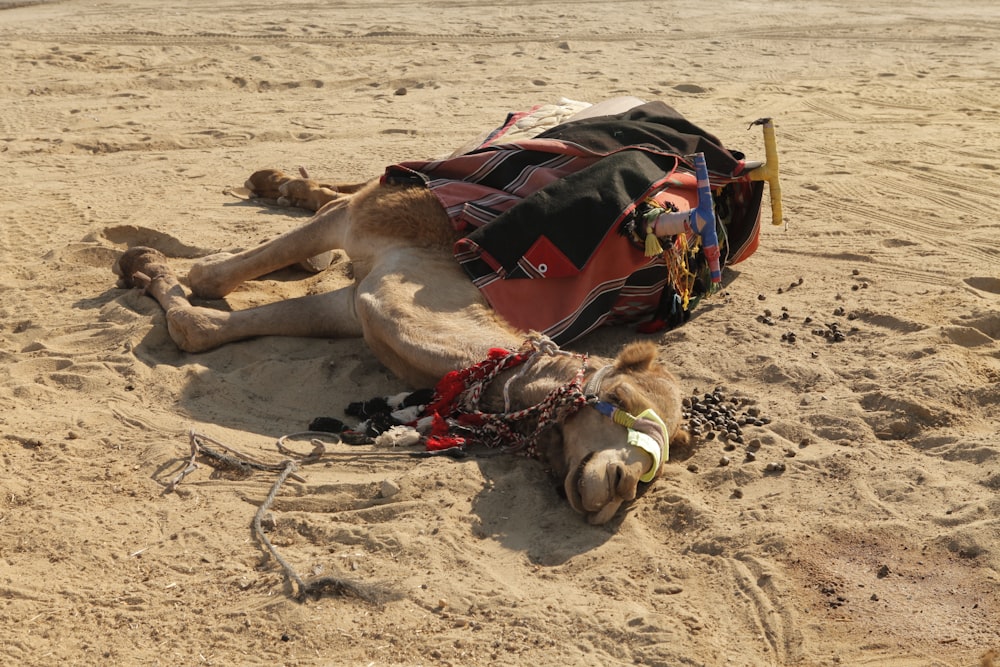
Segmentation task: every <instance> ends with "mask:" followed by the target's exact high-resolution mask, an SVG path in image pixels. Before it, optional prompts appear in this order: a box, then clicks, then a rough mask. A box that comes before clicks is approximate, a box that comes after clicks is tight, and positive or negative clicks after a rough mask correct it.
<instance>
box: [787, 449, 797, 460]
mask: <svg viewBox="0 0 1000 667" xmlns="http://www.w3.org/2000/svg"><path fill="white" fill-rule="evenodd" d="M785 456H787V457H788V458H790V459H794V458H795V450H794V449H786V450H785Z"/></svg>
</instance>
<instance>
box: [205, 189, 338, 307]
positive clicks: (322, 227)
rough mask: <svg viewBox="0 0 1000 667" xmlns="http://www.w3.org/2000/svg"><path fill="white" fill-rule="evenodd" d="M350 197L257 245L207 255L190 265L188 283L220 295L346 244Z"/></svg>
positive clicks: (207, 293)
mask: <svg viewBox="0 0 1000 667" xmlns="http://www.w3.org/2000/svg"><path fill="white" fill-rule="evenodd" d="M349 203H350V198H349V197H345V198H343V199H342V200H338V201H336V202H333V203H331V204H330V205H328V206H327V207H326V208H324V209H323V210H322V211H320V212H319V213H318V214H316V215H315V216H313V217H312V218H311V219H310V220H309V221H308V222H306V223H305V224H304V225H302V226H300V227H296V228H295V229H292V230H289V231H287V232H285V233H284V234H281V235H280V236H277V237H275V238H274V239H271V240H270V241H267V242H265V243H262V244H261V245H259V246H257V247H256V248H251V249H250V250H244V251H243V252H240V253H236V254H235V255H232V254H219V255H212V256H210V257H205V258H204V259H202V260H200V261H199V262H197V263H196V264H194V265H193V266H192V267H191V270H190V271H189V272H188V284H189V285H190V286H191V290H192V291H193V292H194V293H195V294H196V295H197V296H200V297H202V298H205V299H220V298H222V297H224V296H225V295H227V294H229V293H230V292H232V291H233V290H234V289H236V287H238V286H239V285H240V284H241V283H243V282H246V281H247V280H252V279H254V278H259V277H260V276H263V275H266V274H268V273H271V272H273V271H277V270H279V269H283V268H285V267H286V266H292V265H293V264H298V263H301V262H305V261H306V260H308V259H309V258H311V257H315V256H317V255H321V254H322V253H325V252H327V251H329V250H333V249H336V248H343V247H344V242H345V240H346V239H345V234H346V233H347V228H348V227H349V225H350V207H349Z"/></svg>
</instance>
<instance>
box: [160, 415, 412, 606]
mask: <svg viewBox="0 0 1000 667" xmlns="http://www.w3.org/2000/svg"><path fill="white" fill-rule="evenodd" d="M303 435H320V434H319V433H315V432H313V431H305V432H302V433H294V434H291V435H284V436H282V437H281V438H279V439H278V441H277V443H276V444H277V448H278V451H280V452H281V453H283V454H286V455H289V456H290V457H296V458H288V459H286V460H284V461H282V462H281V463H266V462H263V461H260V460H258V459H255V458H253V457H251V456H248V455H246V454H244V453H242V452H239V451H237V450H235V449H233V448H232V447H229V446H228V445H226V444H224V443H222V442H220V441H218V440H216V439H214V438H211V437H209V436H207V435H205V434H203V433H198V432H197V431H195V430H193V429H192V430H191V431H189V433H188V436H189V439H190V443H191V457H190V458H189V459H188V464H187V466H186V467H185V468H184V470H182V471H181V472H180V473H179V474H178V475H177V476H176V477H174V478H173V479H172V480H171V481H170V482H169V483H168V484H167V488H166V490H165V492H166V493H170V492H171V491H173V490H174V489H175V488H176V487H177V485H178V484H180V482H181V481H182V480H183V479H184V478H185V477H187V475H188V474H190V473H191V472H193V471H194V470H196V469H197V468H198V462H197V460H196V459H197V457H198V456H199V455H202V456H205V457H206V458H208V459H209V460H210V461H211V462H213V463H214V464H217V465H219V466H220V467H224V468H229V469H235V470H240V471H244V472H249V471H250V470H260V471H266V472H278V478H277V479H276V480H275V481H274V484H273V485H271V490H270V492H269V493H268V494H267V497H266V498H264V502H263V503H261V505H260V507H259V508H258V509H257V512H256V513H255V514H254V517H253V521H252V522H251V529H252V533H253V536H254V537H255V538H256V539H257V540H258V542H259V543H260V544H262V545H263V546H264V547H265V548H266V549H267V551H268V553H270V554H271V556H272V557H273V558H274V560H275V561H277V563H278V564H279V565H280V566H281V568H282V569H283V570H284V572H285V576H286V577H287V578H288V580H289V581H290V582H292V584H293V586H292V594H293V597H294V598H295V599H296V600H300V601H303V600H305V599H306V596H308V595H311V596H313V597H314V598H319V597H320V596H321V595H323V594H324V593H328V594H331V595H338V596H345V595H352V596H354V597H357V598H360V599H362V600H365V601H367V602H372V603H376V604H381V603H383V602H385V601H386V600H387V599H389V598H393V597H397V596H394V595H390V594H387V592H386V591H384V590H381V589H379V588H377V587H374V586H371V585H369V584H362V583H359V582H356V581H350V580H347V579H341V578H340V577H319V578H316V579H312V580H310V581H308V582H306V581H304V580H303V579H302V577H300V576H299V575H298V573H297V572H296V571H295V568H293V567H292V566H291V565H290V564H289V563H288V561H286V560H285V559H284V558H283V557H282V556H281V554H280V553H278V550H277V549H276V548H275V546H274V544H273V543H272V542H271V540H270V539H268V537H267V535H266V534H265V533H264V528H263V526H262V525H261V523H262V521H263V519H264V516H265V515H266V514H267V512H268V510H269V509H270V508H271V505H272V504H274V500H275V498H277V496H278V492H279V491H280V490H281V485H282V484H284V483H285V482H286V481H287V480H288V478H289V477H291V478H292V479H295V480H296V481H300V482H305V480H304V479H303V478H302V477H299V476H298V475H296V474H295V471H296V470H297V469H298V468H299V466H300V465H308V464H310V463H317V462H319V461H320V460H321V459H322V458H323V455H324V454H326V444H325V443H324V442H323V441H322V440H319V439H317V438H313V439H312V440H311V441H310V442H311V444H312V445H313V450H312V451H311V452H310V453H309V454H306V455H305V456H301V455H299V454H296V453H295V452H293V451H292V450H290V449H289V448H288V447H287V446H286V445H285V442H286V440H288V439H289V438H294V437H297V436H303ZM322 435H323V436H325V437H330V436H331V435H332V434H330V433H323V434H322ZM333 437H336V436H333ZM206 443H211V444H212V445H215V446H216V447H218V448H220V449H221V450H223V451H216V450H214V449H212V448H210V447H208V446H207V445H206Z"/></svg>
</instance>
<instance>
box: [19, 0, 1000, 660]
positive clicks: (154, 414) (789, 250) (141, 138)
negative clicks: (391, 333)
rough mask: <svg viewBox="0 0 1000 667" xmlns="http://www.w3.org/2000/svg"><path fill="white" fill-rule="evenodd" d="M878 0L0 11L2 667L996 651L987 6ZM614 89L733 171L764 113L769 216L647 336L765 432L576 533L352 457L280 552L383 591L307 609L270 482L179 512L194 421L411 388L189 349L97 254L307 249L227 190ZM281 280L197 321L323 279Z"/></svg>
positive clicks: (555, 501)
mask: <svg viewBox="0 0 1000 667" xmlns="http://www.w3.org/2000/svg"><path fill="white" fill-rule="evenodd" d="M899 4H900V3H896V2H889V1H888V0H868V1H866V2H854V1H844V2H825V1H822V0H816V1H815V2H813V1H810V2H803V1H801V0H775V1H773V2H767V3H764V2H758V3H753V2H745V1H740V0H720V1H719V2H712V3H658V2H632V1H630V0H622V1H616V2H611V1H592V2H585V1H579V2H564V3H554V2H548V1H547V0H531V1H530V2H529V1H525V0H514V1H513V2H506V3H493V4H485V3H478V2H467V1H462V0H434V1H431V2H408V1H407V0H402V1H396V2H383V1H380V0H373V1H372V2H362V1H361V0H356V1H347V2H331V3H321V2H305V1H303V2H299V1H296V0H290V1H286V2H282V3H275V4H266V3H247V2H234V1H232V0H213V1H211V2H209V1H207V0H180V1H179V2H172V3H162V2H159V0H130V1H127V2H126V1H122V0H105V1H100V2H82V1H66V2H51V3H31V2H20V3H18V2H13V3H10V2H4V3H0V7H3V9H2V11H0V63H2V65H3V67H2V68H0V95H2V104H0V157H2V160H3V166H4V167H5V170H4V173H5V174H6V176H5V177H4V178H3V179H2V180H0V456H2V471H0V490H2V494H0V663H3V664H5V665H56V664H60V665H84V664H86V665H90V664H101V665H110V664H114V665H119V664H120V665H139V664H142V665H166V664H171V665H200V664H211V665H257V664H260V665H265V664H266V665H418V664H424V665H437V664H450V665H624V664H645V665H671V666H673V665H711V666H714V665H734V666H738V665H746V666H759V665H870V666H876V665H878V666H890V667H910V666H916V665H949V666H959V665H962V666H966V665H968V666H972V665H977V666H978V665H980V664H982V665H992V661H993V658H992V657H991V655H992V654H991V653H990V651H993V650H1000V596H998V590H1000V572H998V571H1000V520H998V518H997V516H998V514H1000V495H998V491H1000V437H998V435H997V432H998V430H1000V409H998V404H1000V224H998V222H997V217H996V215H997V210H998V206H997V201H998V199H1000V177H998V173H997V169H998V166H1000V163H998V161H997V155H998V153H1000V81H998V78H1000V76H998V74H1000V49H997V46H996V44H997V40H998V39H1000V5H997V4H996V3H995V2H993V0H956V1H954V2H948V3H937V2H931V1H930V0H926V1H924V2H916V3H905V4H906V5H907V8H906V9H905V10H903V9H897V6H898V5H899ZM623 94H628V95H638V96H641V97H645V98H647V99H663V100H665V101H667V102H669V103H670V104H672V105H674V106H675V107H677V108H678V109H679V110H680V111H682V112H683V113H685V114H686V115H687V116H688V117H690V118H691V119H692V120H694V121H696V122H697V123H699V124H701V125H702V126H704V127H706V128H707V129H709V130H711V131H713V132H715V133H716V134H717V135H718V136H720V137H721V138H722V139H723V141H725V142H726V143H727V144H728V145H730V146H731V147H733V148H738V149H741V150H743V151H745V152H746V153H748V154H749V155H750V156H751V157H763V148H762V144H761V140H760V136H759V132H758V130H757V129H756V128H755V129H754V130H752V131H747V126H748V124H749V122H750V121H752V120H754V119H756V118H758V117H761V116H773V117H774V118H775V119H776V123H777V127H778V141H779V147H780V150H781V156H782V164H783V169H784V171H783V175H784V192H785V212H786V218H787V221H786V224H784V225H782V226H778V227H771V226H770V225H767V226H766V228H765V229H764V231H763V234H762V244H761V248H760V250H759V251H758V252H757V254H756V255H754V256H753V257H752V258H751V259H750V260H749V261H747V262H745V263H744V264H741V265H739V267H737V268H738V271H737V272H734V274H733V275H734V276H735V279H734V280H733V282H732V284H731V285H730V286H729V288H728V290H727V291H726V293H725V294H724V295H723V296H720V297H717V298H715V299H713V300H712V301H710V302H708V303H706V304H705V305H703V307H701V308H700V309H699V311H698V313H697V317H695V318H694V319H693V320H692V321H691V322H690V323H688V324H687V325H685V326H684V327H682V328H680V329H678V330H675V331H673V332H669V333H665V334H663V335H661V336H660V337H659V342H660V344H661V345H662V349H663V358H664V359H667V360H669V361H670V362H671V363H672V364H673V365H674V367H675V369H676V371H677V374H678V376H679V377H680V378H681V379H682V382H683V384H684V387H685V391H689V392H705V391H708V390H710V389H713V388H715V387H720V388H721V390H722V391H723V392H725V393H726V394H727V395H729V396H735V397H745V398H747V399H749V400H752V401H755V403H756V406H757V408H758V409H759V410H760V412H761V413H762V414H764V415H766V416H767V417H769V418H770V420H771V421H770V423H769V424H766V425H765V426H762V427H753V428H751V429H749V432H748V435H749V436H750V437H752V438H755V439H757V440H759V444H760V450H759V451H758V452H757V455H756V461H745V460H744V459H743V451H742V448H739V449H737V450H735V451H731V452H726V451H725V450H724V448H723V444H722V443H720V442H719V441H717V440H716V441H709V442H704V443H702V444H701V445H700V446H699V448H698V449H697V450H696V451H695V453H694V454H693V455H692V456H691V457H690V458H689V459H687V460H684V461H678V462H676V463H673V464H671V465H670V467H669V468H668V470H667V473H666V474H665V476H664V477H663V478H662V479H660V480H658V481H657V482H656V483H654V484H653V485H651V487H650V488H649V489H648V491H647V492H646V493H645V494H644V495H643V496H642V497H641V498H639V499H638V500H637V501H636V502H635V503H634V505H633V506H632V507H631V508H630V511H628V512H627V513H626V514H624V515H623V516H622V517H621V518H620V519H619V520H617V521H616V522H614V523H612V524H610V525H607V526H604V527H599V528H593V527H588V526H587V525H585V524H584V523H583V522H582V521H581V519H580V518H579V517H578V516H577V515H576V514H574V513H573V511H572V510H571V509H570V508H569V507H568V506H567V505H566V504H565V503H564V502H563V501H562V500H560V499H559V497H558V496H557V494H556V493H555V491H554V490H553V485H552V484H551V483H550V481H549V480H548V478H547V476H546V474H545V471H544V470H542V468H541V466H540V465H539V464H537V463H535V462H533V461H531V460H528V459H523V458H514V457H506V456H502V457H494V458H484V459H472V460H466V461H451V460H415V459H411V458H407V457H404V456H396V455H390V456H386V455H372V454H369V455H348V454H339V455H337V456H334V457H331V458H330V459H329V460H328V462H327V463H326V464H325V465H317V466H311V467H308V468H307V469H305V470H304V471H303V477H304V479H305V481H304V482H295V481H289V482H288V483H287V484H286V485H285V486H284V487H283V488H282V491H281V493H280V495H279V497H278V499H277V501H276V503H275V505H274V507H273V510H272V511H273V519H274V521H275V525H274V527H273V528H272V529H271V532H270V535H271V538H272V539H273V540H274V543H275V545H276V546H277V547H278V548H279V549H280V551H281V553H282V555H283V556H284V557H285V558H286V559H287V560H288V562H289V563H290V564H291V565H292V566H293V567H294V569H295V570H296V571H297V572H298V573H299V574H300V575H301V576H303V577H306V578H311V577H314V576H330V575H332V576H338V577H342V578H347V579H350V580H352V581H357V582H360V583H361V584H365V585H369V586H371V587H372V589H371V590H372V591H374V592H375V593H376V595H375V596H374V597H373V598H372V599H367V600H366V599H359V598H356V597H351V596H346V597H344V596H336V595H329V596H325V597H322V598H320V599H319V600H309V601H306V602H298V601H296V600H294V599H292V597H291V595H290V586H289V583H288V582H287V580H286V578H285V576H284V574H283V572H282V570H281V568H280V567H279V566H277V565H276V564H275V562H274V561H273V560H271V559H269V558H267V557H265V555H264V553H263V552H262V550H261V549H260V548H259V546H258V545H257V544H256V542H255V541H254V540H253V539H251V533H250V522H251V519H252V517H253V515H254V513H255V512H256V509H257V507H258V506H259V505H260V504H261V502H262V500H263V499H264V497H265V496H266V494H267V493H268V491H269V489H270V487H271V484H272V483H273V481H274V475H273V474H270V473H256V474H252V475H249V476H245V477H241V478H237V477H235V476H233V475H232V474H228V475H227V474H218V473H216V472H214V471H213V469H212V468H211V467H210V466H207V465H203V466H202V467H200V468H199V469H198V470H197V471H195V472H194V473H193V474H191V475H190V476H189V477H188V478H187V479H186V480H185V481H184V483H182V484H181V485H180V486H179V487H177V489H176V491H175V492H173V493H166V492H165V487H166V485H167V483H168V482H169V481H170V479H171V478H172V477H173V476H174V475H176V474H177V473H178V472H179V471H180V470H181V469H182V468H183V467H184V460H185V457H186V456H187V454H188V436H187V433H188V429H190V428H194V429H197V430H198V431H200V432H202V433H205V434H207V435H209V436H211V437H213V438H216V439H218V440H220V441H222V442H224V443H226V444H228V445H230V446H233V447H236V448H238V449H240V450H241V451H244V452H247V453H253V454H254V455H256V456H259V457H260V458H263V459H267V460H269V461H279V460H281V458H282V457H281V455H280V454H279V453H278V452H277V450H276V448H275V441H276V439H277V438H278V437H279V436H281V435H283V434H286V433H292V432H296V431H300V430H302V429H303V428H305V426H306V425H307V424H308V423H309V421H310V420H311V419H312V418H314V417H316V416H323V415H329V416H343V413H342V410H343V408H344V407H345V406H346V405H347V403H348V402H350V401H352V400H357V399H359V398H368V397H371V396H376V395H380V394H388V393H394V392H396V391H399V390H401V389H405V387H403V386H401V385H400V383H399V382H398V381H397V380H395V379H394V378H393V377H392V376H390V375H389V374H388V373H387V372H386V371H385V370H384V369H383V368H382V367H381V366H380V365H379V364H378V363H377V362H376V361H375V360H374V359H373V358H372V357H371V356H370V355H369V354H368V352H367V351H366V350H365V348H364V347H363V345H362V344H361V343H360V342H358V341H330V340H303V339H259V340H253V341H247V342H244V343H239V344H235V345H230V346H228V347H226V348H224V349H220V350H217V351H213V352H210V353H205V354H199V355H188V354H184V353H181V352H179V351H178V350H177V349H176V348H175V347H174V345H173V344H172V342H171V341H170V339H169V337H168V336H167V334H166V331H165V326H164V318H163V314H162V311H161V310H160V309H159V307H158V306H157V305H156V304H155V303H154V302H153V301H152V300H150V299H149V298H147V297H144V296H142V295H140V294H138V293H136V292H134V291H130V290H125V289H121V288H119V287H117V286H116V282H115V276H113V275H112V272H111V267H112V264H113V262H114V260H115V258H116V256H117V255H118V254H119V253H120V252H121V251H122V250H123V249H125V248H126V247H128V246H130V245H134V244H139V243H143V244H149V245H155V246H156V247H158V248H160V249H161V250H163V251H164V252H165V253H166V254H168V255H169V256H171V257H173V258H175V259H174V262H175V264H176V265H177V267H178V269H179V270H180V271H181V272H183V271H184V270H185V268H186V267H187V266H189V265H190V263H191V261H192V260H193V259H194V258H196V257H199V256H202V255H205V254H208V253H211V252H215V251H218V250H232V249H236V248H243V247H249V246H252V245H254V244H256V243H259V242H260V241H262V240H265V239H267V238H269V237H272V236H274V235H275V234H277V233H279V232H281V231H284V230H286V229H289V228H291V227H292V226H294V225H296V224H299V223H300V222H302V220H303V219H304V216H303V215H301V214H290V213H288V212H286V211H281V210H276V209H269V208H265V207H260V206H256V205H253V204H249V203H247V202H243V201H241V200H239V199H237V198H235V197H233V196H231V195H229V194H226V189H227V188H230V187H235V186H240V185H241V184H242V183H243V181H244V179H245V178H246V177H247V175H249V173H250V172H252V171H254V170H255V169H258V168H262V167H280V168H284V169H286V170H294V169H295V168H296V167H297V166H299V165H304V166H306V167H308V168H309V169H310V170H311V171H312V172H313V173H315V174H319V175H325V176H339V177H343V178H345V179H353V178H357V179H362V178H367V177H370V176H373V175H376V174H378V173H379V172H380V171H381V169H382V168H383V167H384V166H385V165H386V164H389V163H392V162H396V161H400V160H406V159H419V158H424V157H429V156H433V155H437V154H439V153H441V152H443V151H446V150H448V149H450V148H451V147H453V146H455V145H458V144H460V143H461V142H463V141H465V140H466V139H468V138H470V137H472V136H475V135H476V134H478V133H479V132H480V131H482V130H485V129H488V128H489V127H492V126H493V125H495V124H497V123H498V122H500V121H501V120H502V119H503V117H504V115H505V114H506V113H507V112H508V111H511V110H517V109H523V108H527V107H530V106H531V105H533V104H536V103H540V102H551V101H555V100H558V99H559V98H560V97H564V96H565V97H569V98H572V99H578V100H588V101H597V100H600V99H605V98H608V97H612V96H616V95H623ZM300 278H302V276H301V275H300V274H296V273H293V272H283V273H281V274H278V275H274V276H269V277H267V278H266V279H262V280H259V281H255V282H254V283H253V284H252V285H248V286H246V287H245V288H242V289H240V290H239V291H238V292H236V293H234V294H233V295H231V296H230V297H229V298H227V299H226V300H225V302H216V303H215V304H214V305H216V306H219V307H231V308H243V307H246V306H249V305H254V304H259V303H263V302H266V301H269V300H273V299H276V298H280V297H283V296H289V295H295V294H302V293H304V292H307V291H310V290H319V289H327V288H329V287H330V286H335V285H339V284H343V282H344V281H345V280H346V277H345V264H344V263H343V262H338V263H337V264H336V265H335V266H334V268H333V269H331V270H330V271H328V272H327V273H325V274H322V275H319V276H313V277H310V278H307V279H305V280H302V279H300ZM799 279H801V281H802V282H801V284H798V283H799ZM793 283H795V284H794V286H793ZM765 311H770V314H771V321H772V322H773V323H772V324H768V323H767V322H766V321H764V317H765ZM806 318H811V320H812V321H811V322H808V323H807V321H806ZM833 325H836V326H837V328H839V329H840V330H841V331H844V332H846V335H845V339H844V340H843V341H840V342H831V340H830V339H829V338H828V337H825V336H822V335H817V334H816V333H814V332H815V331H817V330H818V331H820V332H821V333H822V331H823V330H825V329H829V328H831V327H832V326H833ZM789 332H794V333H795V334H796V337H795V342H793V343H789V342H788V335H787V334H788V333H789ZM637 335H638V334H636V333H635V332H634V331H633V330H632V329H628V328H623V329H617V330H604V331H601V332H599V333H598V334H596V335H594V336H592V337H591V338H590V339H589V340H586V341H584V342H582V343H581V344H580V345H579V346H578V348H579V349H586V350H590V351H593V352H597V353H610V352H613V351H614V350H615V349H616V348H617V347H618V346H619V345H620V344H621V343H623V342H625V341H628V340H631V339H633V338H635V337H636V336H637ZM723 456H729V457H730V459H731V462H730V464H729V465H726V466H722V465H720V459H721V457H723ZM769 462H771V463H773V462H783V463H785V464H786V468H785V471H784V472H782V473H768V472H767V471H766V465H767V464H768V463H769ZM385 482H388V484H384V483H385ZM393 488H398V489H399V491H398V493H396V494H395V495H389V494H387V493H386V490H387V489H388V490H389V491H391V490H392V489H393ZM385 495H389V497H383V496H385Z"/></svg>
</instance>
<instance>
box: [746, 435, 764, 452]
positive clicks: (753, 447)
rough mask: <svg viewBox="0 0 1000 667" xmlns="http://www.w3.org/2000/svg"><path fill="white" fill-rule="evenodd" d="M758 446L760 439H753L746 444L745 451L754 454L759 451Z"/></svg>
mask: <svg viewBox="0 0 1000 667" xmlns="http://www.w3.org/2000/svg"><path fill="white" fill-rule="evenodd" d="M760 445H761V442H760V438H754V439H753V440H751V441H750V442H749V443H747V449H749V450H750V451H751V452H756V451H757V450H759V449H760Z"/></svg>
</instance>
